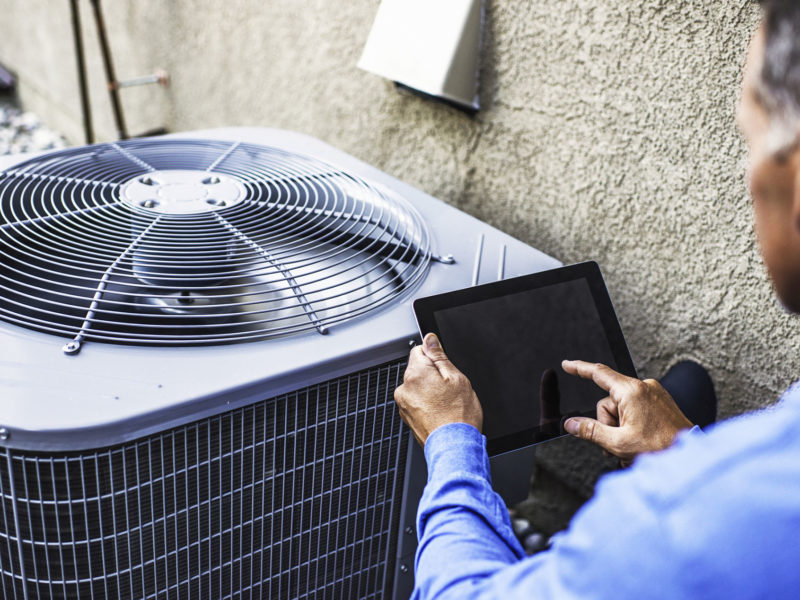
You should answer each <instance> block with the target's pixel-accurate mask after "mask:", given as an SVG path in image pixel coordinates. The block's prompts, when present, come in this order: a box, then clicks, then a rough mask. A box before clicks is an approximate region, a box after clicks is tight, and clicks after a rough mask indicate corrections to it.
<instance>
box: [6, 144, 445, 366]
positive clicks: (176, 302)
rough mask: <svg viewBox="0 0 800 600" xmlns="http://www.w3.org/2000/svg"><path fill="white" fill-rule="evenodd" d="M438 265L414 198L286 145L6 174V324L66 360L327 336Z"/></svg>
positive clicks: (84, 162)
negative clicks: (116, 346)
mask: <svg viewBox="0 0 800 600" xmlns="http://www.w3.org/2000/svg"><path fill="white" fill-rule="evenodd" d="M429 261H430V249H429V234H428V231H427V228H426V226H425V224H424V222H423V221H422V219H421V217H420V215H419V214H418V213H417V212H416V211H415V210H414V209H413V208H412V207H411V206H410V205H409V204H408V203H406V202H405V201H404V200H403V199H401V198H398V197H395V196H394V195H392V194H390V193H389V192H387V191H386V190H385V189H383V188H380V187H377V186H376V185H374V184H371V183H369V182H367V181H365V180H363V179H361V178H359V177H356V176H354V175H352V174H349V173H347V172H345V171H343V170H341V169H338V168H336V167H334V166H332V165H330V164H327V163H325V162H323V161H320V160H317V159H315V158H310V157H306V156H301V155H297V154H292V153H289V152H286V151H284V150H281V149H278V148H272V147H266V146H259V145H253V144H245V143H238V142H236V143H231V142H219V141H210V140H163V139H159V140H131V141H126V142H118V143H112V144H102V145H97V146H88V147H85V148H79V149H72V150H67V151H62V152H57V153H53V154H49V155H46V156H43V157H39V158H35V159H33V160H31V161H28V162H25V163H23V164H21V165H18V166H16V167H14V168H13V169H11V170H8V171H5V172H2V173H0V318H1V319H3V320H6V321H9V322H11V323H14V324H18V325H22V326H24V327H28V328H32V329H36V330H39V331H44V332H47V333H51V334H56V335H59V336H64V337H68V338H72V339H71V341H70V342H69V343H67V344H66V345H65V351H67V352H77V351H78V350H79V349H80V346H81V344H82V343H83V342H85V341H87V340H89V341H98V342H111V343H125V344H144V345H199V344H220V343H235V342H242V341H247V340H254V339H263V338H269V337H276V336H284V335H290V334H296V333H300V332H304V331H309V330H316V331H318V332H319V333H325V332H326V331H327V328H328V327H329V326H331V325H332V324H335V323H340V322H343V321H345V320H348V319H352V318H354V317H357V316H359V315H363V314H364V313H366V312H368V311H371V310H374V309H376V308H378V307H381V306H383V305H385V304H386V303H388V302H391V301H393V300H395V299H396V298H398V296H400V295H402V294H404V293H406V292H407V291H409V290H410V289H412V288H413V287H414V286H415V285H416V284H417V283H419V282H420V281H421V280H422V278H423V277H424V275H425V273H426V272H427V268H428V265H429Z"/></svg>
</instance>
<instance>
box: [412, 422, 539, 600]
mask: <svg viewBox="0 0 800 600" xmlns="http://www.w3.org/2000/svg"><path fill="white" fill-rule="evenodd" d="M425 460H426V461H427V463H428V483H427V485H426V486H425V491H424V493H423V496H422V499H421V500H420V504H419V510H418V513H417V532H418V535H419V546H418V548H417V555H416V560H415V570H414V571H415V583H416V587H415V590H414V596H413V598H415V599H419V600H421V599H426V598H451V597H452V598H465V597H467V594H468V593H469V592H468V590H469V589H470V588H472V587H474V585H475V584H476V583H479V582H481V581H482V580H483V579H485V578H486V577H488V576H490V575H491V574H493V573H495V572H496V571H498V570H499V569H501V568H503V567H506V566H508V565H511V564H514V563H516V562H517V561H519V560H520V559H521V558H523V557H524V556H525V553H524V551H523V550H522V547H521V546H520V544H519V541H518V540H517V538H516V536H515V535H514V532H513V530H512V528H511V520H510V518H509V515H508V510H507V509H506V506H505V504H504V503H503V500H502V499H501V498H500V496H498V495H497V493H496V492H495V491H494V490H493V489H492V486H491V481H490V475H489V458H488V456H487V454H486V438H485V437H484V436H482V435H481V434H480V432H479V431H478V430H477V429H475V427H473V426H472V425H467V424H466V423H452V424H449V425H444V426H442V427H439V428H438V429H436V430H435V431H434V432H433V433H431V435H430V436H428V439H427V440H426V443H425Z"/></svg>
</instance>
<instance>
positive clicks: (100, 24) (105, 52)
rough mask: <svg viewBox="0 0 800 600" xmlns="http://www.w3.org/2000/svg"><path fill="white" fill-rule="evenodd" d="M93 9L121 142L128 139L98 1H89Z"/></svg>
mask: <svg viewBox="0 0 800 600" xmlns="http://www.w3.org/2000/svg"><path fill="white" fill-rule="evenodd" d="M91 1H92V6H93V7H94V18H95V21H96V22H97V35H98V36H99V37H100V49H101V50H102V53H103V65H104V66H105V68H106V82H107V83H108V93H109V95H110V96H111V106H112V108H113V109H114V121H115V122H116V124H117V136H118V137H119V139H121V140H126V139H128V131H127V130H126V128H125V118H124V117H123V116H122V103H121V102H120V98H119V86H117V77H116V75H115V74H114V65H113V64H112V62H111V50H110V48H109V47H108V38H107V36H106V24H105V21H104V20H103V12H102V10H101V9H100V0H91Z"/></svg>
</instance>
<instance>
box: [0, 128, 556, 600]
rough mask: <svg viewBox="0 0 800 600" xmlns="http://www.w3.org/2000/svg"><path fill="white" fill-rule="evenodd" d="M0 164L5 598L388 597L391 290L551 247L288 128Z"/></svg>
mask: <svg viewBox="0 0 800 600" xmlns="http://www.w3.org/2000/svg"><path fill="white" fill-rule="evenodd" d="M0 169H2V170H0V448H2V456H0V501H1V502H0V592H2V597H3V598H8V599H11V598H18V599H32V598H70V599H73V598H80V599H84V598H92V599H95V598H153V599H161V598H176V599H177V598H184V599H185V598H203V599H207V598H220V599H221V598H335V599H349V598H392V597H396V598H400V597H403V596H407V594H408V593H409V591H410V586H411V584H412V583H413V579H412V577H413V575H412V574H411V572H410V571H411V566H412V565H413V551H414V544H415V541H414V538H415V536H414V531H413V521H414V518H413V517H414V515H413V513H414V507H415V503H416V499H417V497H418V494H419V490H420V488H421V486H422V485H424V461H421V458H420V453H419V451H418V450H417V449H415V445H414V444H412V443H411V442H410V441H409V440H410V437H409V432H408V430H407V429H406V428H405V427H404V426H403V425H402V423H401V421H400V418H399V416H398V414H397V411H396V409H395V406H394V401H393V391H394V389H395V387H397V386H398V385H399V384H400V382H401V381H402V375H403V369H404V366H405V361H406V358H407V355H408V351H409V344H410V343H413V342H414V341H418V334H417V332H416V327H415V323H414V319H413V314H412V310H411V301H412V299H413V298H414V297H416V296H424V295H431V294H436V293H440V292H443V291H447V290H451V289H457V288H461V287H466V286H468V285H470V284H471V283H473V282H474V281H476V280H479V281H481V282H486V281H491V280H494V279H496V278H498V277H504V276H515V275H521V274H525V273H530V272H533V271H538V270H542V269H547V268H552V267H555V266H558V264H559V263H558V262H557V261H556V260H554V259H552V258H550V257H548V256H546V255H544V254H542V253H541V252H539V251H537V250H535V249H533V248H531V247H529V246H527V245H525V244H523V243H521V242H519V241H517V240H515V239H513V238H511V237H509V236H507V235H505V234H503V233H501V232H500V231H498V230H496V229H494V228H492V227H490V226H488V225H486V224H485V223H482V222H480V221H478V220H476V219H474V218H472V217H470V216H468V215H466V214H464V213H462V212H460V211H458V210H456V209H454V208H452V207H450V206H447V205H446V204H444V203H442V202H440V201H438V200H436V199H434V198H432V197H430V196H428V195H426V194H424V193H422V192H420V191H419V190H416V189H414V188H412V187H410V186H408V185H406V184H404V183H402V182H400V181H398V180H396V179H394V178H392V177H390V176H388V175H386V174H384V173H382V172H380V171H378V170H377V169H375V168H373V167H370V166H369V165H366V164H364V163H363V162H361V161H359V160H357V159H355V158H353V157H351V156H349V155H347V154H345V153H343V152H341V151H339V150H336V149H334V148H332V147H331V146H329V145H327V144H325V143H323V142H321V141H318V140H315V139H313V138H310V137H307V136H304V135H300V134H296V133H290V132H286V131H280V130H273V129H255V128H242V129H217V130H208V131H199V132H192V133H187V134H180V135H174V136H166V137H162V138H151V139H140V140H131V141H125V142H118V143H111V144H98V145H95V146H87V147H82V148H73V149H69V150H64V151H59V152H55V153H50V154H43V155H36V156H27V157H22V158H21V157H16V158H14V157H6V158H4V159H2V162H0ZM420 465H421V466H420Z"/></svg>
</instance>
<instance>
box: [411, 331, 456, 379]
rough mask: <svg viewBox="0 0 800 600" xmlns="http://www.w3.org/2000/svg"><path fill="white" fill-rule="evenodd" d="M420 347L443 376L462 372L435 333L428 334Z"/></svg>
mask: <svg viewBox="0 0 800 600" xmlns="http://www.w3.org/2000/svg"><path fill="white" fill-rule="evenodd" d="M420 348H421V350H422V352H423V353H424V355H425V357H426V358H427V359H428V360H430V361H431V362H433V364H434V365H436V368H437V369H438V370H439V373H441V375H442V377H444V376H446V375H454V374H457V373H460V371H459V370H458V369H456V367H455V366H454V365H453V363H451V362H450V359H449V358H447V355H446V354H445V353H444V349H443V348H442V345H441V344H440V343H439V338H438V337H436V334H435V333H429V334H428V335H426V336H425V339H423V340H422V346H421V347H420Z"/></svg>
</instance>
